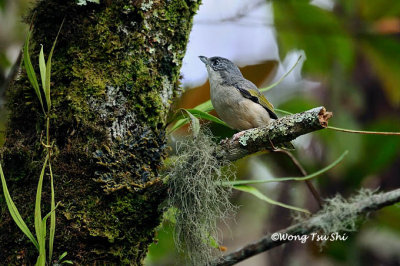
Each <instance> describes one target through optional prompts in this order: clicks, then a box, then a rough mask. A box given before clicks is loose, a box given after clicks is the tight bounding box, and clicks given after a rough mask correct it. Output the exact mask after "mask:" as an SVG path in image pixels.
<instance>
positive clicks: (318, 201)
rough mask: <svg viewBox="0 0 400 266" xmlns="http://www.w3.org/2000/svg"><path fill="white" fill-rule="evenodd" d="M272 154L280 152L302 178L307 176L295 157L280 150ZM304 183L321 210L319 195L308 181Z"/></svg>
mask: <svg viewBox="0 0 400 266" xmlns="http://www.w3.org/2000/svg"><path fill="white" fill-rule="evenodd" d="M274 152H280V153H283V154H285V155H286V156H288V157H289V158H290V159H291V160H292V162H293V164H294V165H295V166H296V167H297V169H298V170H299V171H300V172H301V174H302V175H303V176H307V175H308V174H307V171H306V170H305V169H304V168H303V166H302V165H301V164H300V162H299V161H298V160H297V159H296V157H294V156H293V154H292V153H291V152H289V151H285V150H282V149H278V150H274ZM305 183H306V185H307V187H308V189H309V190H310V192H311V194H312V195H313V196H314V199H315V200H316V201H317V203H318V206H319V208H320V209H321V208H322V200H321V196H320V195H319V193H318V191H317V190H316V189H315V187H314V185H313V184H312V183H311V181H310V180H305Z"/></svg>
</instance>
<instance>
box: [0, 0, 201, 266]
mask: <svg viewBox="0 0 400 266" xmlns="http://www.w3.org/2000/svg"><path fill="white" fill-rule="evenodd" d="M102 2H103V1H102ZM198 4H199V3H198V2H194V1H184V0H178V1H169V2H164V1H131V2H127V1H122V0H119V1H104V3H102V4H100V5H97V4H90V3H88V5H86V6H77V5H76V4H74V3H72V2H67V3H66V2H65V1H61V0H56V1H41V2H40V3H39V5H38V6H37V7H36V8H35V9H34V12H36V17H35V23H34V24H35V28H34V33H33V36H32V39H31V42H32V45H31V48H32V50H31V55H32V62H33V63H34V67H35V68H37V64H36V63H35V62H37V61H38V60H37V57H38V49H37V47H39V44H43V45H44V48H45V53H46V52H48V51H49V49H50V47H51V45H52V43H53V41H54V38H55V35H56V33H57V31H58V28H59V25H61V21H62V19H63V16H60V14H63V15H65V23H64V26H63V28H62V31H61V34H60V37H59V39H58V42H57V46H56V48H55V53H54V55H53V65H52V84H53V85H52V95H51V97H52V106H53V110H52V116H51V117H52V119H51V129H50V132H51V138H52V139H53V140H55V153H54V157H53V158H52V160H53V163H52V166H53V168H54V169H53V171H54V173H55V186H56V200H57V201H61V205H60V208H59V209H58V212H57V213H58V218H57V229H56V245H55V253H56V254H55V257H57V255H60V254H61V253H62V252H64V251H67V252H68V254H69V258H70V259H72V260H73V261H74V262H75V263H77V264H87V263H88V262H90V263H93V261H99V262H102V263H103V262H104V263H115V264H141V263H142V259H143V258H144V256H145V253H146V251H147V247H148V245H149V243H151V242H152V239H153V235H154V228H155V227H156V226H157V225H158V223H159V218H160V211H159V209H158V206H159V204H160V203H161V202H162V201H163V200H164V199H165V197H166V196H165V189H164V187H163V185H162V182H161V181H160V180H159V179H158V178H157V176H158V171H159V168H160V167H161V166H162V162H163V159H164V158H165V156H166V147H165V132H164V126H165V123H166V114H167V111H168V108H169V103H170V100H171V97H173V96H174V95H175V94H176V92H177V91H178V83H179V69H180V67H181V60H182V58H183V56H184V52H185V49H186V44H187V40H188V35H189V32H190V28H191V24H192V17H193V15H194V13H195V11H196V10H197V8H198ZM32 13H33V12H32ZM36 73H39V71H38V69H36ZM8 96H9V99H10V104H9V108H10V110H11V118H10V121H9V125H8V129H7V141H6V143H5V146H4V148H3V150H2V153H3V159H4V160H3V162H4V164H5V167H4V168H5V171H6V177H7V179H8V180H9V181H10V182H9V185H10V191H12V194H13V197H14V199H15V201H16V204H17V206H21V207H20V212H21V214H22V215H23V217H31V216H32V214H33V205H32V202H34V198H35V192H36V185H37V177H38V173H39V171H40V167H41V163H42V162H43V147H41V145H40V144H39V143H40V135H41V134H42V131H43V117H42V116H41V111H40V106H39V104H38V103H37V101H36V97H35V95H34V92H33V90H32V88H31V87H30V85H29V82H28V81H27V78H26V76H25V73H22V76H21V78H20V79H19V80H18V81H17V82H15V84H14V86H13V88H11V89H10V90H9V91H8ZM27 99H28V101H29V102H31V103H30V104H27V103H26V101H27ZM21 187H23V188H24V189H23V190H21V189H20V188H21ZM45 187H46V184H45ZM47 188H48V186H47ZM18 193H20V194H18ZM43 197H44V198H43V202H44V203H45V202H49V201H48V199H49V191H48V190H46V189H45V191H44V195H43ZM2 204H4V203H2ZM44 208H45V209H46V206H44ZM1 210H2V213H1V214H2V215H7V214H6V213H5V211H4V210H5V209H4V208H3V206H2V208H1ZM44 211H45V210H44ZM7 217H8V216H7ZM7 219H8V220H7ZM7 219H6V220H7V222H6V223H2V224H1V225H0V248H2V250H6V252H2V253H1V254H0V261H3V262H6V263H10V264H23V263H25V264H29V263H32V262H33V261H35V257H36V254H35V252H36V251H35V250H34V248H33V246H32V245H31V244H29V243H27V242H25V243H21V242H18V240H19V239H20V238H21V233H20V232H19V231H18V229H17V228H16V227H15V226H14V225H13V223H12V221H11V220H10V219H9V217H8V218H7ZM10 235H11V237H10ZM77 243H79V244H77ZM22 247H23V248H25V247H26V250H27V252H25V253H24V254H25V255H24V256H16V254H17V251H19V250H21V248H22ZM100 258H101V259H100Z"/></svg>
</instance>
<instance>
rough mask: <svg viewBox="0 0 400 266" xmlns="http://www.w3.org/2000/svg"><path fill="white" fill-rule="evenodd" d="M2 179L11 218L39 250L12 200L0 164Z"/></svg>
mask: <svg viewBox="0 0 400 266" xmlns="http://www.w3.org/2000/svg"><path fill="white" fill-rule="evenodd" d="M0 177H1V184H2V186H3V193H4V198H5V200H6V204H7V207H8V211H9V212H10V215H11V217H12V218H13V220H14V222H15V223H16V224H17V226H18V227H19V229H21V231H22V232H23V233H24V234H25V235H26V236H27V237H28V238H29V240H30V241H31V242H32V243H33V244H34V245H35V247H36V248H37V250H39V244H38V242H37V240H36V239H35V237H34V236H33V234H32V233H31V231H30V230H29V228H28V226H27V225H26V223H25V222H24V220H23V219H22V217H21V215H20V214H19V211H18V209H17V207H16V206H15V204H14V202H13V200H12V199H11V196H10V193H9V191H8V188H7V183H6V179H5V177H4V173H3V169H2V167H1V164H0Z"/></svg>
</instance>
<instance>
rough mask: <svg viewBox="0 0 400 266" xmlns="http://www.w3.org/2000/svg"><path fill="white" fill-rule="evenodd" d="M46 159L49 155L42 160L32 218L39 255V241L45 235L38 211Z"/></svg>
mask: <svg viewBox="0 0 400 266" xmlns="http://www.w3.org/2000/svg"><path fill="white" fill-rule="evenodd" d="M48 159H49V155H47V156H46V159H45V160H44V163H43V168H42V172H41V173H40V177H39V182H38V186H37V190H36V201H35V217H34V218H35V230H36V237H37V239H38V242H39V253H40V249H42V245H41V241H42V240H43V235H45V234H46V232H42V231H41V229H42V214H41V210H40V203H41V199H42V186H43V176H44V173H45V169H46V166H47V161H48Z"/></svg>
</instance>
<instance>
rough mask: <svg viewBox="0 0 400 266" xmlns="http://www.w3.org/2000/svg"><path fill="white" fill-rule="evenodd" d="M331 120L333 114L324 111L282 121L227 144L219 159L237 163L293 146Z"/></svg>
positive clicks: (311, 112)
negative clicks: (250, 155) (276, 149)
mask: <svg viewBox="0 0 400 266" xmlns="http://www.w3.org/2000/svg"><path fill="white" fill-rule="evenodd" d="M331 117H332V113H331V112H327V111H326V110H325V108H324V107H317V108H314V109H311V110H308V111H305V112H302V113H297V114H293V115H288V116H285V117H282V118H280V119H277V120H275V121H273V122H271V123H270V124H269V125H268V126H266V127H261V128H253V129H249V130H246V131H243V134H242V135H241V136H240V137H239V138H231V139H229V140H226V141H223V142H222V143H221V145H220V148H219V150H218V151H217V157H219V158H224V159H226V160H229V161H235V160H238V159H240V158H242V157H244V156H246V155H249V154H251V153H255V152H258V151H260V150H266V149H271V148H272V145H274V146H275V145H278V144H280V143H285V142H289V141H292V140H294V139H295V138H297V137H299V136H301V135H304V134H307V133H310V132H312V131H316V130H320V129H323V128H326V127H327V126H328V120H329V118H331Z"/></svg>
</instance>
